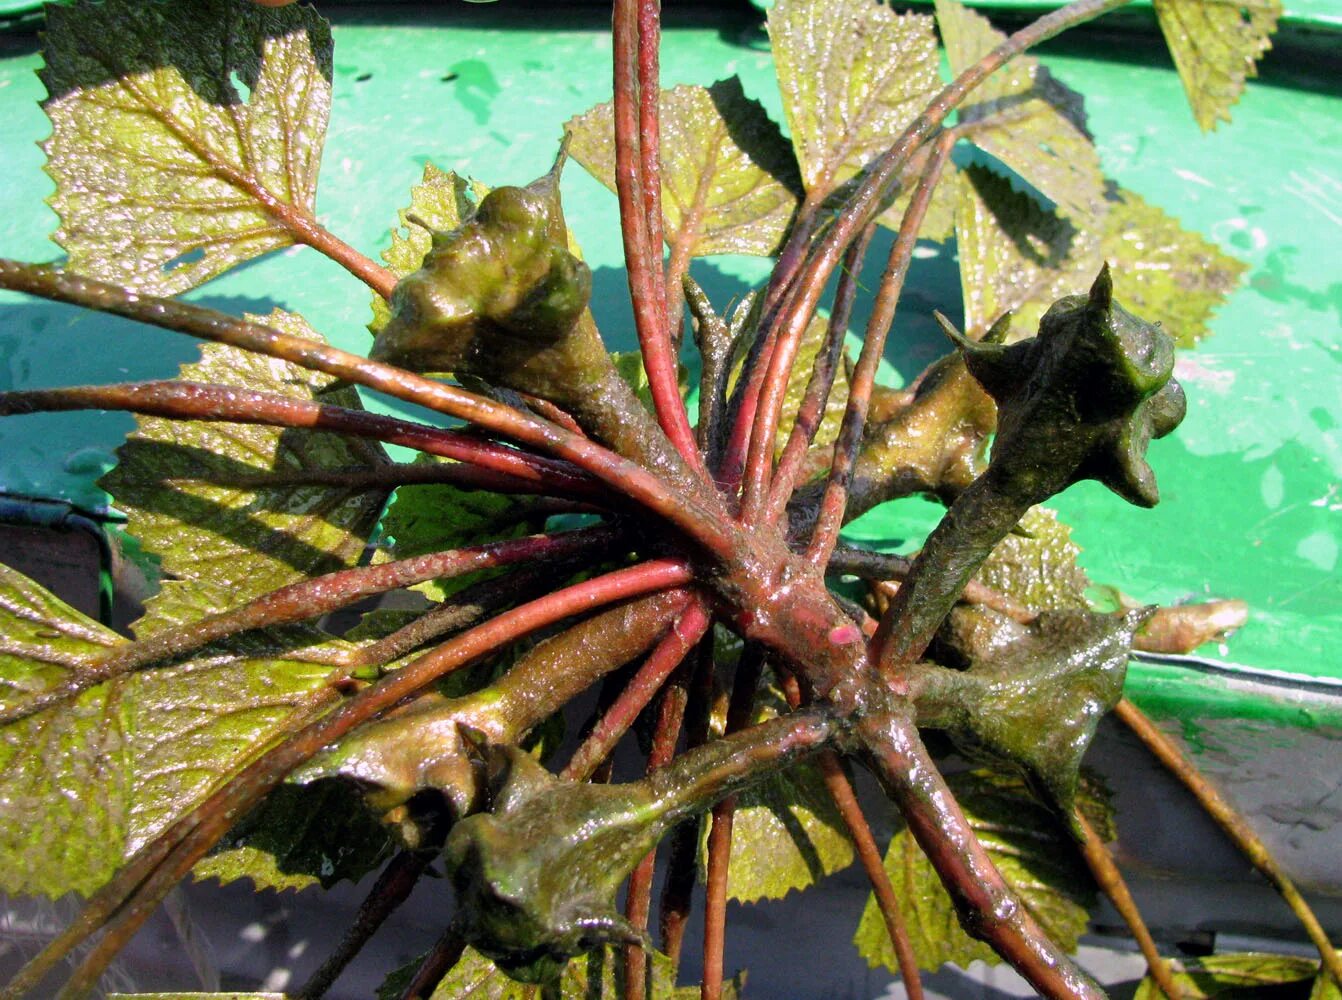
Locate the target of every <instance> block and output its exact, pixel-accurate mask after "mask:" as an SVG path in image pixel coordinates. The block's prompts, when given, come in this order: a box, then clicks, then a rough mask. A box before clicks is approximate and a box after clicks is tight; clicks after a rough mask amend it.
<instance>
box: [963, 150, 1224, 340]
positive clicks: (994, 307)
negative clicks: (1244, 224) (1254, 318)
mask: <svg viewBox="0 0 1342 1000" xmlns="http://www.w3.org/2000/svg"><path fill="white" fill-rule="evenodd" d="M1107 201H1108V205H1109V209H1108V211H1107V212H1106V213H1105V215H1104V220H1103V222H1102V223H1101V224H1100V225H1099V226H1098V227H1096V228H1094V229H1090V230H1084V231H1082V232H1078V231H1077V229H1076V227H1074V226H1073V225H1072V224H1071V223H1070V222H1069V221H1068V220H1066V219H1062V218H1060V217H1058V216H1057V215H1056V214H1054V213H1051V212H1049V211H1047V210H1045V209H1043V208H1041V207H1040V206H1039V205H1038V204H1037V203H1036V202H1035V201H1034V199H1032V198H1030V197H1029V196H1028V195H1025V194H1022V193H1020V192H1018V191H1016V190H1014V189H1013V188H1012V187H1011V184H1010V182H1008V181H1007V180H1005V179H1004V178H1002V177H999V176H997V175H996V174H994V173H993V172H992V171H990V170H986V169H984V168H982V167H971V168H970V169H968V170H967V171H965V172H964V174H963V175H962V180H961V192H960V208H959V213H958V215H957V217H956V235H957V238H958V241H959V250H960V282H961V286H962V290H963V292H964V299H965V325H966V326H967V327H968V329H969V330H971V331H974V332H976V333H981V332H982V331H983V330H986V329H987V328H988V327H989V326H990V325H992V323H993V322H994V321H995V320H996V319H997V318H998V317H999V316H1001V315H1002V313H1004V312H1006V311H1008V310H1010V311H1011V312H1012V323H1011V337H1010V339H1012V340H1019V339H1021V338H1024V337H1031V336H1034V334H1035V331H1036V329H1037V328H1038V325H1039V318H1040V317H1041V316H1042V315H1043V313H1044V311H1045V310H1046V309H1047V308H1048V306H1049V304H1050V303H1052V302H1053V301H1054V300H1055V299H1057V298H1058V297H1059V296H1062V295H1071V294H1077V293H1080V292H1083V291H1085V289H1087V288H1088V287H1089V286H1090V283H1091V282H1092V281H1093V280H1094V278H1095V275H1096V274H1097V273H1098V272H1099V269H1100V264H1101V263H1103V262H1105V261H1108V263H1109V267H1110V273H1111V276H1112V278H1113V282H1114V297H1115V298H1116V299H1117V300H1118V301H1119V302H1121V303H1122V304H1123V305H1124V306H1125V307H1126V308H1128V309H1130V310H1132V311H1133V312H1135V313H1136V314H1137V315H1139V316H1141V317H1142V318H1143V319H1146V320H1149V321H1152V322H1158V323H1160V324H1162V325H1163V326H1164V327H1165V329H1166V330H1167V331H1168V332H1169V334H1170V335H1171V336H1172V337H1174V338H1175V342H1176V343H1177V344H1179V345H1180V346H1181V347H1191V346H1192V345H1193V344H1195V343H1197V342H1198V341H1199V340H1201V339H1202V338H1203V337H1205V336H1207V335H1208V333H1210V329H1209V323H1210V320H1211V316H1212V313H1213V311H1214V310H1215V308H1216V307H1217V306H1218V305H1219V304H1220V303H1221V302H1222V301H1223V300H1224V299H1225V297H1226V296H1227V295H1228V294H1229V293H1230V292H1231V291H1232V290H1233V289H1234V288H1235V286H1236V285H1237V284H1238V282H1239V277H1240V275H1241V274H1242V273H1243V271H1244V265H1243V264H1242V263H1240V262H1239V261H1237V260H1235V259H1234V258H1232V257H1229V256H1227V255H1226V254H1223V253H1222V252H1221V251H1220V250H1219V249H1217V247H1216V246H1215V245H1214V244H1212V243H1210V242H1208V241H1207V240H1206V239H1204V238H1203V237H1201V236H1199V235H1198V234H1196V233H1193V232H1190V231H1189V230H1187V229H1184V228H1183V227H1182V226H1180V225H1179V223H1178V221H1177V220H1175V219H1174V218H1173V217H1171V216H1169V215H1167V214H1166V213H1165V212H1163V211H1161V210H1160V209H1159V208H1156V207H1155V206H1153V205H1149V204H1147V203H1146V202H1145V201H1143V200H1142V199H1141V198H1140V197H1138V196H1137V195H1135V194H1133V193H1132V192H1130V191H1127V190H1125V189H1123V188H1119V187H1111V189H1110V191H1109V194H1108V197H1107Z"/></svg>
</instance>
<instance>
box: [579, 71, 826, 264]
mask: <svg viewBox="0 0 1342 1000" xmlns="http://www.w3.org/2000/svg"><path fill="white" fill-rule="evenodd" d="M659 112H660V128H661V157H662V216H663V220H662V228H663V231H664V234H665V237H666V242H667V244H668V245H670V246H672V247H673V248H675V247H679V248H683V251H682V252H684V253H686V254H688V255H689V256H691V257H705V256H709V255H711V254H723V253H739V254H753V255H756V256H768V255H769V254H771V253H773V252H775V251H776V250H777V249H778V245H779V243H780V242H781V241H782V239H783V236H784V234H785V232H786V230H787V227H788V224H789V223H790V222H791V221H792V215H793V213H794V212H795V211H796V208H797V198H798V193H799V192H800V190H801V179H800V178H799V177H798V175H797V164H796V160H795V159H794V158H793V156H792V151H791V149H790V148H789V147H788V144H787V140H786V139H784V138H783V136H782V133H780V132H779V130H778V126H777V125H775V124H774V123H773V122H772V121H770V120H769V116H768V115H767V114H766V113H765V111H764V108H763V107H761V106H760V103H759V102H758V101H752V100H750V99H749V98H748V97H746V95H745V92H744V91H743V90H742V89H741V81H740V79H738V78H737V77H731V78H730V79H727V80H719V81H718V82H717V83H715V84H713V86H711V87H697V86H680V87H676V88H675V89H674V90H664V91H662V94H661V98H660V104H659ZM567 128H568V131H569V134H570V135H571V136H572V137H573V138H572V144H571V146H570V148H569V152H570V153H571V155H572V156H573V158H574V159H575V160H577V161H578V162H579V163H581V164H582V165H583V166H584V167H586V168H587V170H588V172H589V173H591V174H592V176H593V177H595V178H596V179H597V180H599V181H600V182H601V183H602V184H604V185H605V186H606V187H608V188H610V189H611V190H612V191H613V190H615V139H614V116H613V112H612V110H611V105H610V104H609V103H606V104H601V105H598V106H597V107H595V108H593V109H592V110H590V111H588V112H586V113H585V114H582V115H579V116H578V117H576V118H574V119H572V120H571V121H570V122H569V123H568V126H567Z"/></svg>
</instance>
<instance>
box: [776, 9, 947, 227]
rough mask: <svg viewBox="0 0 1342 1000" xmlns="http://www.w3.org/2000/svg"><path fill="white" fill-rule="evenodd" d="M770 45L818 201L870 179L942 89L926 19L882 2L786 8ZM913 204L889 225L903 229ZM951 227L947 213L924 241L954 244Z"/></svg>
mask: <svg viewBox="0 0 1342 1000" xmlns="http://www.w3.org/2000/svg"><path fill="white" fill-rule="evenodd" d="M769 38H770V40H771V41H772V43H773V52H774V65H775V68H776V70H777V72H778V86H779V89H780V90H781V91H782V94H783V111H784V114H785V115H786V117H787V124H788V129H789V130H790V131H791V133H792V145H793V148H794V149H795V150H796V151H797V159H798V161H799V162H800V164H801V173H802V181H803V182H804V183H805V185H806V190H807V192H808V194H810V195H811V196H812V197H815V198H822V199H823V198H826V197H828V196H829V195H831V194H833V193H835V192H837V191H839V190H840V188H841V187H842V186H843V185H845V184H846V183H847V182H849V181H851V180H853V179H854V178H856V177H858V176H859V175H860V174H862V172H863V171H864V170H865V169H866V168H867V167H868V166H869V165H870V164H871V162H872V161H873V160H874V159H876V157H878V156H879V155H880V154H881V153H883V152H885V151H886V149H888V148H889V146H890V144H891V143H892V142H894V140H895V138H896V137H897V136H899V134H900V133H901V132H903V131H904V128H905V127H906V126H907V125H908V124H909V123H910V122H911V121H912V120H913V119H914V118H915V117H917V115H918V113H919V112H920V111H922V110H923V107H924V106H925V105H926V104H927V102H928V101H929V100H930V99H931V97H932V96H933V95H934V94H935V93H936V92H937V91H938V90H939V89H940V87H941V82H940V79H939V77H938V73H937V48H936V41H935V39H934V38H933V35H932V18H931V17H928V16H927V15H924V14H895V13H894V11H892V10H891V9H890V8H889V7H888V6H886V5H885V4H883V3H873V2H872V0H779V2H778V3H777V4H775V5H774V6H773V7H772V8H771V9H770V11H769ZM943 184H945V182H943ZM906 201H907V192H906V193H905V195H904V196H903V198H901V199H899V200H897V201H896V203H895V205H894V207H893V208H891V209H888V210H887V211H886V212H885V213H884V214H882V216H881V219H880V221H881V222H882V224H884V225H889V226H898V225H899V221H900V218H901V217H902V214H903V212H902V205H903V204H904V203H905V202H906ZM937 204H938V205H941V204H943V203H941V202H937ZM947 204H948V203H947ZM948 222H949V216H948V213H947V212H946V211H944V210H943V209H941V208H938V209H937V210H935V211H932V212H930V213H929V217H928V219H927V220H926V221H925V223H924V228H923V234H924V235H926V236H928V237H930V238H936V239H941V238H944V236H945V235H946V233H947V231H948V229H949V226H948Z"/></svg>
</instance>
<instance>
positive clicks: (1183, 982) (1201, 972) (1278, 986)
mask: <svg viewBox="0 0 1342 1000" xmlns="http://www.w3.org/2000/svg"><path fill="white" fill-rule="evenodd" d="M1318 970H1319V962H1318V960H1317V959H1309V958H1301V957H1298V956H1295V955H1270V954H1260V953H1254V952H1245V953H1238V954H1226V955H1208V956H1207V957H1206V958H1200V959H1198V960H1196V961H1193V962H1185V963H1184V971H1183V972H1177V973H1175V976H1174V981H1175V982H1176V983H1177V984H1178V985H1179V987H1180V988H1181V989H1182V991H1183V995H1184V1000H1214V998H1217V997H1225V998H1226V1000H1231V998H1234V1000H1255V998H1260V1000H1282V998H1288V997H1293V996H1294V997H1299V998H1300V1000H1305V998H1307V997H1310V995H1311V994H1310V989H1311V986H1312V985H1313V983H1314V981H1315V977H1316V975H1317V974H1318ZM1164 996H1165V994H1164V993H1163V992H1161V989H1160V987H1159V986H1157V985H1156V984H1155V982H1153V981H1152V980H1151V979H1150V977H1148V978H1146V979H1143V980H1142V981H1141V983H1140V985H1138V987H1137V992H1136V993H1135V994H1133V1000H1161V998H1163V997H1164Z"/></svg>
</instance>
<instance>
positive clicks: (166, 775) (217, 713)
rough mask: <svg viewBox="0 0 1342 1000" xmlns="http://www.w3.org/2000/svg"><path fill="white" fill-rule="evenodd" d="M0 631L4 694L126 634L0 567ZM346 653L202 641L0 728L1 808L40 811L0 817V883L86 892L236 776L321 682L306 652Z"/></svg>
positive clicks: (23, 889) (55, 676)
mask: <svg viewBox="0 0 1342 1000" xmlns="http://www.w3.org/2000/svg"><path fill="white" fill-rule="evenodd" d="M180 586H187V585H185V584H182V585H180ZM198 603H200V602H193V601H187V600H180V599H179V600H176V603H175V606H176V607H183V606H187V605H192V604H198ZM0 636H5V637H6V638H5V639H4V640H3V645H0V675H3V677H4V682H3V687H2V688H0V690H3V691H4V693H5V696H6V700H7V701H10V699H13V700H15V701H22V700H23V697H24V696H25V695H31V694H33V693H36V692H38V691H42V690H45V689H47V688H50V687H51V686H53V685H55V684H58V683H60V681H61V680H62V679H64V678H66V677H69V676H71V675H74V676H77V675H78V674H79V672H80V671H81V670H83V669H86V668H87V665H88V663H89V661H90V660H92V659H93V658H95V657H97V656H98V655H99V654H101V653H105V652H106V651H107V650H108V649H111V648H114V647H116V646H118V645H121V644H123V643H125V642H126V640H125V639H123V638H122V637H120V636H118V635H117V634H116V633H114V632H112V631H111V630H109V629H106V628H103V627H102V626H100V625H98V624H96V623H94V622H92V621H90V620H88V619H87V618H84V617H83V616H82V615H80V614H79V613H78V612H76V611H74V610H73V609H71V608H69V607H67V606H66V605H64V604H62V603H61V602H60V601H58V600H56V598H54V597H52V596H51V595H50V594H48V593H46V592H45V591H43V590H42V589H41V588H40V587H38V586H37V585H36V584H34V583H32V581H30V580H27V579H26V578H24V577H22V576H21V575H20V574H18V573H15V572H14V571H13V570H9V569H6V568H3V567H0ZM250 641H251V642H259V641H260V640H259V638H258V637H256V636H253V637H252V638H251V640H250ZM346 648H347V647H346V646H345V644H343V643H340V642H338V641H336V640H330V645H329V646H328V647H327V648H326V649H324V650H321V651H318V650H314V649H306V650H304V651H303V658H302V659H299V658H296V657H292V656H288V655H284V654H280V655H275V654H272V655H269V656H258V655H251V654H249V653H248V652H244V651H240V650H231V649H230V650H223V649H219V648H214V647H211V648H210V649H207V650H203V651H202V652H201V653H200V654H198V655H197V656H194V657H192V658H190V659H188V660H186V661H184V662H179V663H177V664H175V665H173V666H171V667H160V668H157V669H153V670H145V671H141V672H139V673H135V674H131V675H122V676H120V677H117V678H114V679H113V680H111V681H108V682H105V683H103V684H100V685H98V686H96V687H92V688H89V689H87V690H85V691H83V692H82V693H81V694H79V695H78V696H77V697H75V698H74V699H73V700H68V701H64V702H60V703H58V704H56V705H53V706H51V707H48V708H47V709H45V710H44V711H41V712H38V713H36V714H34V715H31V716H29V717H27V718H25V719H21V720H19V721H17V722H14V723H11V724H9V725H6V726H4V727H3V728H0V801H3V802H5V803H7V808H9V809H12V810H13V811H14V814H15V815H20V816H30V817H40V818H41V822H37V821H36V820H35V821H34V822H32V823H4V824H0V891H4V892H11V893H27V894H42V895H49V896H59V895H62V894H64V893H66V892H79V893H88V892H91V891H92V890H93V889H95V888H97V887H98V886H99V885H101V884H102V883H103V882H104V881H105V880H106V879H107V878H108V877H109V876H110V875H111V874H112V873H113V872H114V871H115V870H116V869H117V868H118V867H119V866H120V864H121V863H122V862H123V861H124V860H125V859H126V858H127V857H129V856H130V855H131V854H133V853H134V852H135V851H136V850H138V849H139V848H140V847H141V846H143V845H144V844H145V843H147V842H148V841H149V840H150V839H151V838H152V837H154V836H155V835H156V834H157V833H159V832H160V831H161V830H163V829H164V827H166V826H167V825H168V824H169V823H171V822H172V821H173V820H175V819H176V818H178V817H179V816H181V815H183V814H184V813H185V812H187V811H188V810H189V809H190V808H192V807H193V806H195V805H196V804H198V803H199V802H200V801H201V800H202V799H203V798H204V797H205V796H206V795H207V794H209V793H210V792H211V791H213V790H214V789H215V788H216V787H218V785H219V783H220V782H221V781H223V780H226V779H227V778H228V777H230V776H231V775H232V774H234V773H236V771H237V770H238V769H240V768H241V767H242V766H243V765H244V764H245V763H246V762H247V761H248V760H249V759H250V756H251V754H252V752H253V750H254V748H255V747H256V746H257V745H258V744H263V743H265V742H267V741H269V740H272V739H275V738H276V737H278V736H280V735H281V734H283V733H285V732H287V731H288V730H289V729H290V728H291V727H292V719H293V717H294V713H295V711H296V710H301V709H302V706H304V705H306V704H307V703H308V700H309V698H310V696H311V695H312V694H313V692H316V691H320V690H321V689H322V688H323V687H324V686H325V683H326V679H327V677H328V675H329V674H330V670H331V668H330V667H329V666H326V665H324V664H323V663H322V662H320V661H321V660H322V659H330V658H332V657H334V656H338V655H339V654H340V653H341V652H342V651H343V650H345V649H346ZM320 653H325V654H326V655H325V656H322V655H319V654H320ZM10 703H13V702H12V701H11V702H10ZM53 829H58V830H59V831H60V836H52V835H51V831H52V830H53Z"/></svg>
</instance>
